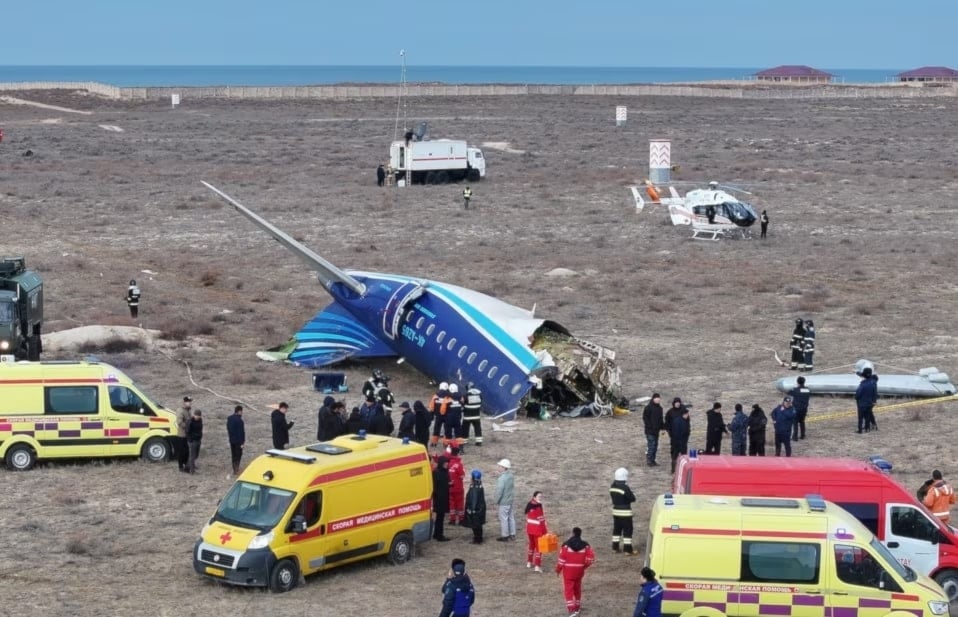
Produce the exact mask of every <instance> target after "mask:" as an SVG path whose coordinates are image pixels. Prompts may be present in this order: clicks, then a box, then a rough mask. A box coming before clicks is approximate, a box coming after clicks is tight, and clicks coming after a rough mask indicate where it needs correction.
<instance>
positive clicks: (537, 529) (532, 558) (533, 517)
mask: <svg viewBox="0 0 958 617" xmlns="http://www.w3.org/2000/svg"><path fill="white" fill-rule="evenodd" d="M547 533H549V530H548V529H546V514H545V512H544V511H543V510H542V491H536V492H535V493H533V494H532V499H531V500H529V503H527V504H526V536H528V538H529V548H528V549H527V550H526V567H527V568H532V567H534V568H535V571H536V572H542V553H540V552H539V538H541V537H542V536H544V535H546V534H547Z"/></svg>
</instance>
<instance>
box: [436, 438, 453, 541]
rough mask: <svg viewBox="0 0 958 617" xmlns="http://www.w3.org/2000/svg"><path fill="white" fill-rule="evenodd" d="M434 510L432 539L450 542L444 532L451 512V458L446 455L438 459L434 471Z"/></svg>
mask: <svg viewBox="0 0 958 617" xmlns="http://www.w3.org/2000/svg"><path fill="white" fill-rule="evenodd" d="M432 512H433V514H434V515H435V520H433V525H432V539H433V540H437V541H439V542H448V541H449V538H447V537H446V535H445V534H444V533H443V532H444V529H443V524H444V523H445V522H446V515H447V514H449V459H448V458H446V457H445V456H440V457H439V458H438V459H437V460H436V468H435V469H434V470H433V471H432Z"/></svg>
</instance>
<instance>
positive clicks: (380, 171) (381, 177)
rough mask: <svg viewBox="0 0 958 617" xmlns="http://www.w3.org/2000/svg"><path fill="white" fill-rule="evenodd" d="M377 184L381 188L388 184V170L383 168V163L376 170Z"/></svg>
mask: <svg viewBox="0 0 958 617" xmlns="http://www.w3.org/2000/svg"><path fill="white" fill-rule="evenodd" d="M376 184H378V185H379V186H383V185H384V184H386V169H385V168H384V167H383V165H382V163H380V164H379V167H377V168H376Z"/></svg>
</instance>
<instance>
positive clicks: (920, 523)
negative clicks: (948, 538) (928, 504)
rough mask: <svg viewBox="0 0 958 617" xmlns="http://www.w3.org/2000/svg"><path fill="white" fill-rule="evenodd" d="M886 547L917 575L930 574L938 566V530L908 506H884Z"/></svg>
mask: <svg viewBox="0 0 958 617" xmlns="http://www.w3.org/2000/svg"><path fill="white" fill-rule="evenodd" d="M885 509H886V510H885V546H887V547H888V550H889V551H891V554H892V555H894V556H895V559H897V560H898V561H900V562H901V563H903V564H904V565H906V566H910V567H911V568H912V569H913V570H915V571H916V572H921V573H922V574H927V573H929V572H931V571H932V570H934V569H935V567H936V566H937V565H938V545H937V544H933V543H932V539H934V540H937V539H938V536H939V532H938V527H937V526H936V525H935V524H934V523H933V522H932V521H930V520H928V517H927V515H926V514H925V513H924V512H922V511H921V510H919V509H918V508H916V507H914V506H912V505H907V504H895V503H889V504H886V505H885Z"/></svg>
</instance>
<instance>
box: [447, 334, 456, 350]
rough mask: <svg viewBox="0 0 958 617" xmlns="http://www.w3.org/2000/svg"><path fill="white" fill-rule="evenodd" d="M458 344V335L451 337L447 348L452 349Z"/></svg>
mask: <svg viewBox="0 0 958 617" xmlns="http://www.w3.org/2000/svg"><path fill="white" fill-rule="evenodd" d="M455 346H456V337H452V338H451V339H449V343H448V344H447V345H446V349H448V350H449V351H452V348H453V347H455Z"/></svg>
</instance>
